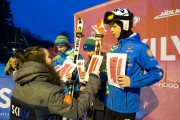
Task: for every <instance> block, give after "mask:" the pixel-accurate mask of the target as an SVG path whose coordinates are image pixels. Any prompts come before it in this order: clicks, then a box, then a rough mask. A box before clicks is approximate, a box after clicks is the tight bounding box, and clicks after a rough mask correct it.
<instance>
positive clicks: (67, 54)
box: [53, 35, 83, 98]
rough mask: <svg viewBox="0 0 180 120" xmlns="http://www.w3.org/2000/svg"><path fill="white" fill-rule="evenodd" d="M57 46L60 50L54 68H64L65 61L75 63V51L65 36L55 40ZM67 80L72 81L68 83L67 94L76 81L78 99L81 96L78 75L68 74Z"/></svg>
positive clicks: (75, 94) (59, 36) (79, 57)
mask: <svg viewBox="0 0 180 120" xmlns="http://www.w3.org/2000/svg"><path fill="white" fill-rule="evenodd" d="M55 46H56V48H57V50H58V52H57V56H55V58H54V61H53V66H54V67H55V66H57V65H60V66H62V65H63V63H64V61H65V60H69V61H70V62H74V49H73V48H72V47H71V46H70V43H69V40H68V38H67V37H66V36H64V35H58V36H57V37H56V39H55ZM78 59H83V58H82V56H81V55H79V56H78ZM67 78H68V79H70V81H67V82H66V89H65V92H66V93H68V92H70V91H69V86H70V84H72V82H73V80H75V92H74V97H75V98H77V97H78V95H79V90H80V89H79V76H78V74H77V73H73V74H67Z"/></svg>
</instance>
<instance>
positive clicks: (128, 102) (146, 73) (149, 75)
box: [104, 8, 163, 120]
mask: <svg viewBox="0 0 180 120" xmlns="http://www.w3.org/2000/svg"><path fill="white" fill-rule="evenodd" d="M133 17H134V15H133V13H132V12H130V10H128V9H126V8H117V9H115V10H113V11H108V12H106V13H105V14H104V23H105V24H108V25H109V26H110V31H111V32H112V34H113V35H114V37H115V38H117V40H118V43H117V44H116V45H114V46H113V47H112V48H110V51H109V52H110V53H123V54H127V62H126V70H125V75H118V78H117V80H118V84H119V86H120V88H119V87H115V86H113V85H110V84H108V82H107V87H106V88H107V89H106V94H105V99H104V105H105V120H135V117H136V112H137V111H138V109H139V104H140V91H141V88H142V87H144V86H150V85H152V84H154V83H156V82H158V81H160V80H161V79H162V78H163V70H162V68H161V67H160V65H159V64H158V62H157V60H156V58H155V57H154V56H153V54H152V52H151V50H150V49H149V46H148V45H146V44H144V43H142V42H141V40H140V35H139V33H133V31H132V30H131V28H132V27H133ZM122 88H123V89H122Z"/></svg>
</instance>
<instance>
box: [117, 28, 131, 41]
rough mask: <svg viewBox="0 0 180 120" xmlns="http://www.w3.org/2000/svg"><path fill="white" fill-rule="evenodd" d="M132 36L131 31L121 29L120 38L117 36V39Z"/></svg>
mask: <svg viewBox="0 0 180 120" xmlns="http://www.w3.org/2000/svg"><path fill="white" fill-rule="evenodd" d="M132 34H133V31H132V30H129V31H125V30H123V29H122V31H121V34H120V36H119V38H118V39H124V38H127V37H129V36H130V35H132Z"/></svg>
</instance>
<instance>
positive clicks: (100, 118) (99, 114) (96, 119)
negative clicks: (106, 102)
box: [93, 110, 104, 120]
mask: <svg viewBox="0 0 180 120" xmlns="http://www.w3.org/2000/svg"><path fill="white" fill-rule="evenodd" d="M93 120H104V110H94V115H93Z"/></svg>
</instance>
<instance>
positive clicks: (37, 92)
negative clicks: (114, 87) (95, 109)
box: [10, 62, 100, 120]
mask: <svg viewBox="0 0 180 120" xmlns="http://www.w3.org/2000/svg"><path fill="white" fill-rule="evenodd" d="M49 75H50V73H49V71H48V69H47V68H46V67H45V66H44V65H43V64H41V63H37V62H26V63H24V65H23V66H22V68H20V69H19V70H18V71H16V73H15V74H14V76H13V78H14V80H15V82H16V86H15V88H14V91H13V93H12V98H11V111H10V119H11V120H21V119H28V120H60V119H61V116H65V117H67V118H73V119H77V118H78V117H81V116H82V115H83V114H84V112H85V111H87V110H88V109H89V108H90V106H91V103H92V101H93V100H94V98H95V94H96V93H97V91H98V88H99V86H100V80H99V77H98V76H97V75H95V74H90V77H89V82H88V84H87V85H86V89H85V90H84V91H83V92H82V93H81V94H80V96H79V98H78V99H73V98H71V97H70V96H67V94H64V87H62V86H57V85H53V84H51V83H49V82H47V81H48V78H49ZM65 96H66V97H67V98H65ZM71 100H72V101H71Z"/></svg>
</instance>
